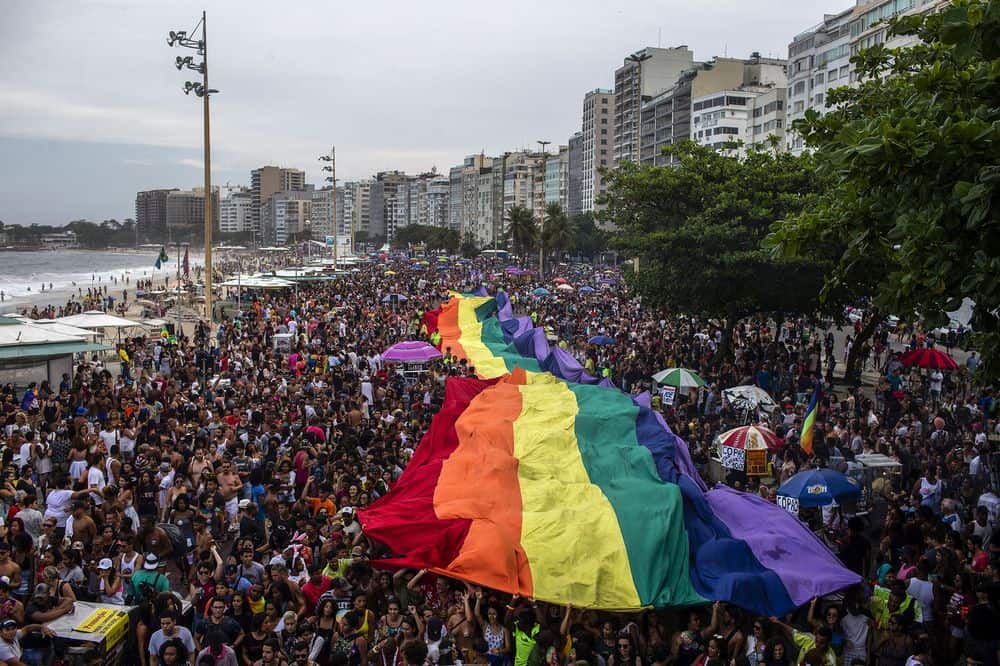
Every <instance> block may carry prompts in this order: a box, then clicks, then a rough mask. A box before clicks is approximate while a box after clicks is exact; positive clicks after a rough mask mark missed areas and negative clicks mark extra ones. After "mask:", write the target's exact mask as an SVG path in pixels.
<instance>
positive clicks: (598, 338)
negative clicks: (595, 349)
mask: <svg viewBox="0 0 1000 666" xmlns="http://www.w3.org/2000/svg"><path fill="white" fill-rule="evenodd" d="M587 342H589V343H590V344H592V345H613V344H615V339H614V338H612V337H610V336H607V335H595V336H594V337H592V338H591V339H589V340H587Z"/></svg>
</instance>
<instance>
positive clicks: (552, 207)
mask: <svg viewBox="0 0 1000 666" xmlns="http://www.w3.org/2000/svg"><path fill="white" fill-rule="evenodd" d="M575 240H576V230H575V229H574V228H573V222H572V221H571V220H570V219H569V216H568V215H566V211H564V210H563V209H562V206H560V205H559V204H557V203H550V204H548V205H547V206H546V207H545V223H544V225H543V226H542V245H543V247H545V251H546V253H548V254H553V255H555V257H556V259H557V260H558V259H560V258H561V257H562V256H563V254H565V253H566V252H567V251H568V250H571V249H573V242H574V241H575Z"/></svg>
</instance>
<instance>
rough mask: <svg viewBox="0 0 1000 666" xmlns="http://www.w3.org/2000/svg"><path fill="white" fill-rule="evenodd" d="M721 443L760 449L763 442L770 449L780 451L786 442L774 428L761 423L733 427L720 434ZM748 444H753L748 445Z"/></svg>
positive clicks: (738, 447) (734, 446)
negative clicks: (760, 424)
mask: <svg viewBox="0 0 1000 666" xmlns="http://www.w3.org/2000/svg"><path fill="white" fill-rule="evenodd" d="M719 444H720V445H722V446H731V447H732V448H734V449H746V448H751V449H759V448H761V446H760V445H761V444H763V445H764V446H766V447H767V450H768V451H779V450H781V447H782V446H784V442H783V441H782V439H781V438H780V437H778V435H776V434H775V432H774V431H773V430H770V429H769V428H765V427H764V426H759V425H748V426H742V427H739V428H733V429H732V430H727V431H726V432H724V433H722V434H721V435H719ZM747 444H750V445H751V446H749V447H747Z"/></svg>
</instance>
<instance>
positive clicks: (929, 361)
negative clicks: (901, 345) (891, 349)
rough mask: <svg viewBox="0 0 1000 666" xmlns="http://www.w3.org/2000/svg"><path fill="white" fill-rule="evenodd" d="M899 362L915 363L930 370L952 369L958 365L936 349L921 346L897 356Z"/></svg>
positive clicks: (908, 364)
mask: <svg viewBox="0 0 1000 666" xmlns="http://www.w3.org/2000/svg"><path fill="white" fill-rule="evenodd" d="M899 362H900V363H902V364H903V365H905V366H911V365H915V366H917V367H918V368H930V369H932V370H954V369H955V368H957V367H958V365H956V363H955V361H954V359H952V357H951V356H948V355H947V354H945V353H944V352H942V351H938V350H937V349H929V348H927V347H921V348H920V349H913V350H911V351H908V352H906V353H905V354H903V355H901V356H900V357H899Z"/></svg>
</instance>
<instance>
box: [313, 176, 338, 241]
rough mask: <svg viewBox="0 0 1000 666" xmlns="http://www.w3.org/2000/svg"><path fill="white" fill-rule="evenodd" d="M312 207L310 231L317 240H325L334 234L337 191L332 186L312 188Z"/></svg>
mask: <svg viewBox="0 0 1000 666" xmlns="http://www.w3.org/2000/svg"><path fill="white" fill-rule="evenodd" d="M311 194H312V207H311V215H312V217H311V218H310V220H309V222H310V226H309V231H310V235H311V236H312V238H314V239H315V240H323V239H325V238H326V237H327V236H332V235H333V225H334V220H335V219H336V216H337V211H336V203H335V201H336V192H335V190H334V189H333V188H331V187H324V188H323V189H321V190H312V192H311Z"/></svg>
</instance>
